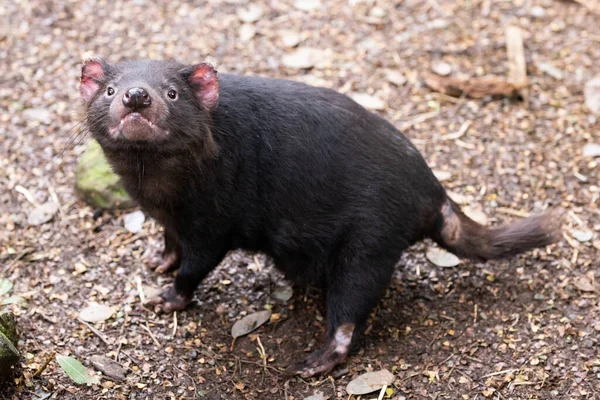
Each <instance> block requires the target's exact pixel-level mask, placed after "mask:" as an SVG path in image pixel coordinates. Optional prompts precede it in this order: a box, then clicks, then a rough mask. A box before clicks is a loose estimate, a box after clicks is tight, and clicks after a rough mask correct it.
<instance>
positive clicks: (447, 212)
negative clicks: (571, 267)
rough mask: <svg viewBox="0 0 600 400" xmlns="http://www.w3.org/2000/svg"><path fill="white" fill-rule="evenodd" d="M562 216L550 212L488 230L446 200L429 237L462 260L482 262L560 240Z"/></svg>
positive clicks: (557, 212)
mask: <svg viewBox="0 0 600 400" xmlns="http://www.w3.org/2000/svg"><path fill="white" fill-rule="evenodd" d="M563 214H564V211H563V210H560V209H556V210H550V211H546V212H545V213H543V214H540V215H535V216H531V217H528V218H524V219H521V220H518V221H514V222H512V223H509V224H505V225H501V226H499V227H486V226H483V225H480V224H478V223H477V222H475V221H473V220H471V219H470V218H469V217H467V216H466V215H465V214H463V212H462V211H461V210H460V207H459V206H458V205H457V204H456V203H455V202H453V201H452V200H450V199H449V198H447V199H446V201H445V203H444V204H443V205H442V208H441V210H440V214H439V217H438V224H436V225H437V226H436V228H435V230H434V232H433V233H432V234H431V235H430V236H431V238H432V239H433V240H435V241H436V242H437V243H438V244H439V245H440V246H442V247H443V248H445V249H447V250H448V251H451V252H452V253H454V254H456V255H457V256H460V257H465V258H469V259H475V260H482V261H485V260H491V259H496V258H504V257H509V256H513V255H516V254H519V253H522V252H524V251H527V250H530V249H533V248H536V247H543V246H546V245H548V244H552V243H555V242H557V241H558V240H560V238H561V237H562V233H561V224H562V217H563Z"/></svg>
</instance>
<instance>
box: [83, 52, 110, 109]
mask: <svg viewBox="0 0 600 400" xmlns="http://www.w3.org/2000/svg"><path fill="white" fill-rule="evenodd" d="M104 65H105V63H104V61H103V60H102V59H101V58H89V59H87V60H85V61H84V62H83V65H82V66H81V80H80V82H79V92H80V93H81V97H82V98H83V99H84V100H85V101H89V100H90V99H91V98H92V97H94V95H95V94H96V92H97V91H98V89H100V83H98V80H100V79H101V78H102V77H103V76H104Z"/></svg>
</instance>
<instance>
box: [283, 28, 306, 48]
mask: <svg viewBox="0 0 600 400" xmlns="http://www.w3.org/2000/svg"><path fill="white" fill-rule="evenodd" d="M279 37H280V38H281V42H282V43H283V45H284V46H285V47H296V46H298V45H299V44H300V43H301V42H302V40H303V38H302V35H301V34H300V33H298V32H294V31H288V30H284V31H281V32H279Z"/></svg>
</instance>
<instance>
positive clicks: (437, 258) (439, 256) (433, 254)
mask: <svg viewBox="0 0 600 400" xmlns="http://www.w3.org/2000/svg"><path fill="white" fill-rule="evenodd" d="M425 256H426V257H427V259H428V260H429V261H430V262H431V263H433V264H434V265H437V266H438V267H442V268H449V267H455V266H457V265H458V264H460V259H459V258H458V257H457V256H455V255H454V254H452V253H450V252H448V251H446V250H444V249H440V248H439V247H430V248H428V249H427V252H426V253H425Z"/></svg>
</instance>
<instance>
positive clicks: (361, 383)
mask: <svg viewBox="0 0 600 400" xmlns="http://www.w3.org/2000/svg"><path fill="white" fill-rule="evenodd" d="M395 379H396V378H395V377H394V374H392V373H391V372H390V371H388V370H386V369H383V370H380V371H377V372H367V373H366V374H362V375H360V376H359V377H357V378H355V379H353V380H352V381H350V383H348V386H347V387H346V392H348V394H354V395H363V394H367V393H372V392H375V391H376V390H381V388H382V387H384V386H389V385H391V384H392V383H394V380H395Z"/></svg>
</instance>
